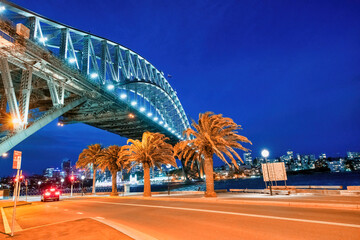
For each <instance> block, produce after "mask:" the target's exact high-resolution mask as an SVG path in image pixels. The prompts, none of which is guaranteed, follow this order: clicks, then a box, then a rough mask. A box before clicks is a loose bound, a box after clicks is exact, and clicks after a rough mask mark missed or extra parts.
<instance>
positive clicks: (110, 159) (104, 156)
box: [98, 145, 124, 196]
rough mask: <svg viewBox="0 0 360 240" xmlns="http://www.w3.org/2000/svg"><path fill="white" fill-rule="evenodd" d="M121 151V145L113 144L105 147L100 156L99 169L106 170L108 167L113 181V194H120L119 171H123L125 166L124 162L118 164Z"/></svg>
mask: <svg viewBox="0 0 360 240" xmlns="http://www.w3.org/2000/svg"><path fill="white" fill-rule="evenodd" d="M120 152H121V147H119V146H116V145H112V146H109V147H108V148H105V149H103V151H102V153H101V155H100V157H99V161H98V164H99V169H100V170H101V171H102V172H104V171H105V170H106V169H108V170H109V171H110V173H111V182H112V191H111V194H110V195H111V196H118V195H119V194H118V191H117V181H116V180H117V172H118V171H121V170H122V168H123V166H124V165H123V164H120V165H118V158H119V157H118V156H119V153H120Z"/></svg>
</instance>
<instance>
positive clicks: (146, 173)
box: [144, 165, 151, 197]
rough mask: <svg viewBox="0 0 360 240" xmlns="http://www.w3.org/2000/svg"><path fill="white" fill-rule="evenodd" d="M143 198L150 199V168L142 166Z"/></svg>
mask: <svg viewBox="0 0 360 240" xmlns="http://www.w3.org/2000/svg"><path fill="white" fill-rule="evenodd" d="M144 197H151V183H150V167H149V166H146V165H144Z"/></svg>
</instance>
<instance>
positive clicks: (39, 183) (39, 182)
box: [38, 181, 41, 195]
mask: <svg viewBox="0 0 360 240" xmlns="http://www.w3.org/2000/svg"><path fill="white" fill-rule="evenodd" d="M40 185H41V181H38V189H39V195H41V191H40Z"/></svg>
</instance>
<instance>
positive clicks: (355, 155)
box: [347, 152, 360, 159]
mask: <svg viewBox="0 0 360 240" xmlns="http://www.w3.org/2000/svg"><path fill="white" fill-rule="evenodd" d="M347 158H348V159H355V158H360V153H359V152H347Z"/></svg>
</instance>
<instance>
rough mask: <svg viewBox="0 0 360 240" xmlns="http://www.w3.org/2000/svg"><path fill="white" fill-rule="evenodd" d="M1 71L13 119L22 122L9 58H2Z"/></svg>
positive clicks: (0, 60) (0, 62)
mask: <svg viewBox="0 0 360 240" xmlns="http://www.w3.org/2000/svg"><path fill="white" fill-rule="evenodd" d="M0 71H1V76H2V81H3V84H4V89H5V95H6V99H7V102H8V104H9V110H10V114H11V117H12V118H13V121H14V122H15V121H19V122H20V120H21V117H20V111H19V107H18V103H17V100H16V95H15V89H14V85H13V82H12V79H11V74H10V69H9V64H8V61H7V58H4V57H1V58H0Z"/></svg>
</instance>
